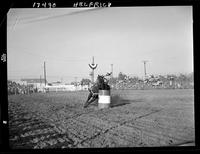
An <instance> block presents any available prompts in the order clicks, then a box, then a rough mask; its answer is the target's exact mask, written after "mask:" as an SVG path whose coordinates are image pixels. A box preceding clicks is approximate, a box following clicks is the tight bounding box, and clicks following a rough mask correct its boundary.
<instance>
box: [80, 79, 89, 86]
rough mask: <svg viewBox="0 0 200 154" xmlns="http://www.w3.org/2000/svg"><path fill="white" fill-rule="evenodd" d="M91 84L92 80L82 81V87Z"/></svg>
mask: <svg viewBox="0 0 200 154" xmlns="http://www.w3.org/2000/svg"><path fill="white" fill-rule="evenodd" d="M90 83H91V80H90V79H82V80H81V85H89V84H90Z"/></svg>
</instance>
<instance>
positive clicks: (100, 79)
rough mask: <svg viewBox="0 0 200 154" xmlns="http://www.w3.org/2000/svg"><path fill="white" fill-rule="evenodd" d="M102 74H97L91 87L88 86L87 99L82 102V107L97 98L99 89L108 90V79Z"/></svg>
mask: <svg viewBox="0 0 200 154" xmlns="http://www.w3.org/2000/svg"><path fill="white" fill-rule="evenodd" d="M109 75H111V73H107V74H106V75H105V76H109ZM105 76H103V75H98V76H97V80H96V82H95V83H94V84H93V86H92V87H91V88H88V91H89V95H88V98H87V101H86V102H85V104H84V108H86V107H87V106H88V105H89V104H91V103H92V102H94V101H95V100H96V99H98V93H99V90H110V86H109V85H108V80H107V79H106V78H105Z"/></svg>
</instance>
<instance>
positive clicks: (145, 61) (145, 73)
mask: <svg viewBox="0 0 200 154" xmlns="http://www.w3.org/2000/svg"><path fill="white" fill-rule="evenodd" d="M142 62H143V63H144V77H145V78H146V76H147V72H146V63H147V62H148V61H147V60H143V61H142Z"/></svg>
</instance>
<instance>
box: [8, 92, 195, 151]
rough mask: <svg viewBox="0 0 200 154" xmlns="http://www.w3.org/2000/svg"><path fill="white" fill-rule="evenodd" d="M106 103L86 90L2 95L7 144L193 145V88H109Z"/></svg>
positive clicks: (20, 146) (25, 146) (32, 146)
mask: <svg viewBox="0 0 200 154" xmlns="http://www.w3.org/2000/svg"><path fill="white" fill-rule="evenodd" d="M111 93H112V97H111V98H112V103H111V105H110V108H108V109H98V106H97V102H96V103H93V104H91V105H90V106H89V107H88V108H83V103H84V102H85V100H86V98H87V94H88V92H87V91H85V92H84V91H82V92H58V93H56V92H55V93H54V92H52V93H51V92H50V93H46V94H42V93H36V94H31V95H12V96H8V108H9V134H10V138H9V141H10V148H12V149H43V148H47V149H49V148H99V147H102V148H103V147H152V146H153V147H154V146H159V147H160V146H178V145H184V144H186V145H187V144H188V145H195V144H194V143H195V129H194V90H191V89H185V90H184V89H182V90H118V91H112V92H111Z"/></svg>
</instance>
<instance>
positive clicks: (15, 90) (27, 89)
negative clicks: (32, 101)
mask: <svg viewBox="0 0 200 154" xmlns="http://www.w3.org/2000/svg"><path fill="white" fill-rule="evenodd" d="M7 85H8V95H13V94H14V95H16V94H30V93H34V92H37V89H35V88H33V86H31V85H22V84H19V83H16V82H14V81H10V80H8V81H7Z"/></svg>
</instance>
